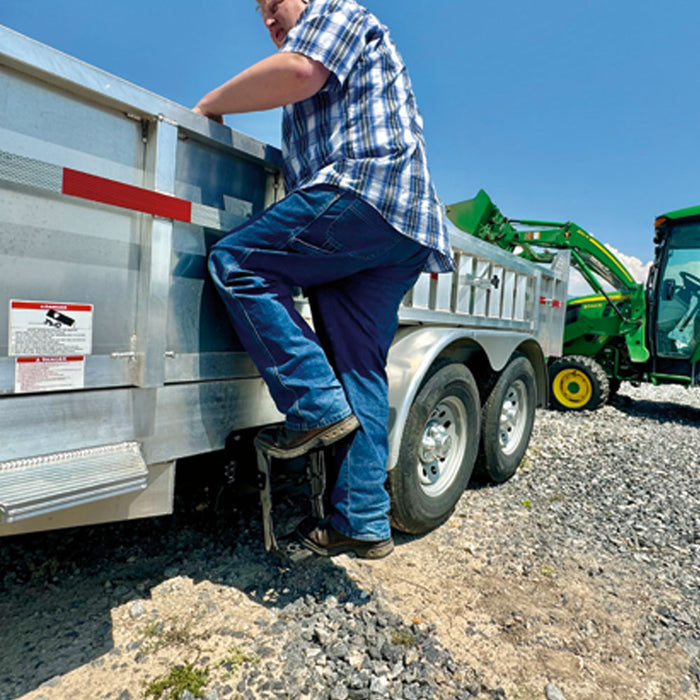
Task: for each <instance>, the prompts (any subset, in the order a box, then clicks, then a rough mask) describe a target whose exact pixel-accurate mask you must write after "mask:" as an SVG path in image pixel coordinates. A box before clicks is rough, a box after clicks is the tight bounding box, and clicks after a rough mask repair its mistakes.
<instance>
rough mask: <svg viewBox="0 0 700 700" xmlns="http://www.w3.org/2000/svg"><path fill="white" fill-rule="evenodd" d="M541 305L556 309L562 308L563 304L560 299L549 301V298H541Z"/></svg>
mask: <svg viewBox="0 0 700 700" xmlns="http://www.w3.org/2000/svg"><path fill="white" fill-rule="evenodd" d="M540 304H543V305H545V306H546V305H547V304H551V305H552V306H553V307H554V308H555V309H558V308H559V307H560V306H561V302H560V301H559V300H558V299H547V297H540Z"/></svg>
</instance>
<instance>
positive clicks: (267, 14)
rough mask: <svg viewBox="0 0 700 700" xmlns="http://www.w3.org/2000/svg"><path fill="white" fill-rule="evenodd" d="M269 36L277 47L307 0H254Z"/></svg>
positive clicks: (294, 22)
mask: <svg viewBox="0 0 700 700" xmlns="http://www.w3.org/2000/svg"><path fill="white" fill-rule="evenodd" d="M255 1H256V2H257V3H258V8H259V9H260V13H261V14H262V18H263V22H265V26H266V27H267V31H268V32H270V38H271V39H272V41H273V42H274V44H275V46H276V47H277V48H278V49H279V48H280V47H281V46H282V44H283V43H284V40H285V38H286V36H287V33H288V32H289V30H290V29H291V28H292V27H293V26H294V25H295V24H296V21H297V20H298V19H299V15H300V14H301V13H302V12H303V11H304V8H305V7H306V5H307V3H308V2H309V0H255Z"/></svg>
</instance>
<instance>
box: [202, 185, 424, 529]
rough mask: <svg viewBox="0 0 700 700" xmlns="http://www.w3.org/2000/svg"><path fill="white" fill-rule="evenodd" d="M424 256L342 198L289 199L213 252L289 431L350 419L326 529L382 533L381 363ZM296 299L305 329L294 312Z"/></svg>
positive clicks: (385, 509)
mask: <svg viewBox="0 0 700 700" xmlns="http://www.w3.org/2000/svg"><path fill="white" fill-rule="evenodd" d="M428 254H429V249H428V248H426V247H424V246H422V245H420V244H419V243H417V242H415V241H413V240H411V239H410V238H408V237H406V236H404V235H402V234H400V233H398V232H397V231H396V230H395V229H394V228H393V227H392V226H390V225H389V224H388V223H387V222H386V221H385V220H384V219H383V218H382V216H381V215H380V214H379V213H378V212H377V211H376V210H375V209H374V208H373V207H371V206H370V205H369V204H367V203H366V202H365V201H364V200H362V199H361V198H359V197H358V196H357V195H355V194H354V193H352V192H343V191H341V190H338V189H336V188H333V187H327V186H321V187H313V188H310V189H308V190H297V191H294V192H292V193H291V194H289V195H288V196H287V197H285V198H284V199H283V200H281V201H280V202H278V203H277V204H275V205H273V206H272V207H270V208H269V209H267V210H265V211H264V212H263V213H262V214H260V215H258V216H257V217H255V218H254V219H252V220H250V221H248V222H246V223H245V224H243V225H242V226H240V227H239V228H237V229H234V230H233V231H231V233H229V234H228V235H226V236H225V237H224V238H222V239H221V240H220V241H218V242H217V243H216V245H214V247H213V248H212V251H211V254H210V257H209V271H210V273H211V276H212V278H213V280H214V283H215V284H216V286H217V289H218V290H219V293H220V294H221V297H222V299H223V300H224V303H225V305H226V308H227V311H228V315H229V318H230V320H231V323H232V325H233V328H234V330H235V331H236V333H237V335H238V337H239V339H240V341H241V343H242V344H243V347H244V348H245V349H246V350H247V351H248V353H249V354H250V356H251V358H252V360H253V362H254V363H255V365H256V366H257V368H258V370H259V371H260V374H261V376H262V377H263V379H264V380H265V382H266V384H267V386H268V388H269V390H270V393H271V395H272V398H273V400H274V401H275V404H276V405H277V408H278V409H279V410H280V412H282V413H284V414H285V416H286V425H287V427H288V428H290V429H293V430H310V429H313V428H319V427H322V426H324V425H328V424H330V423H334V422H335V421H338V420H340V419H342V418H345V417H346V416H348V415H349V414H350V413H351V412H352V413H354V414H355V416H356V417H357V418H358V420H359V422H360V428H359V429H358V430H357V431H356V432H355V433H354V434H353V435H352V436H351V437H350V438H348V439H347V440H345V441H343V442H341V443H339V444H338V446H337V448H336V459H337V463H338V467H337V468H338V477H337V480H336V484H335V487H334V489H333V491H332V493H331V503H332V505H333V513H332V514H331V524H332V525H333V527H334V528H336V529H337V530H338V531H339V532H341V533H343V534H345V535H348V536H350V537H354V538H356V539H360V540H378V539H385V538H387V537H389V536H390V534H391V530H390V526H389V518H388V513H389V496H388V494H387V492H386V489H385V487H384V483H385V480H386V460H387V456H388V431H387V425H388V418H389V415H388V414H389V405H388V398H387V378H386V369H385V368H386V358H387V352H388V350H389V346H390V345H391V341H392V339H393V337H394V334H395V332H396V328H397V324H398V319H397V309H398V307H399V304H400V303H401V300H402V298H403V296H404V295H405V294H406V292H407V291H408V290H409V289H410V287H411V286H412V285H413V283H414V282H415V281H416V278H417V277H418V275H419V274H420V271H421V270H422V268H423V265H424V263H425V260H426V258H427V256H428ZM292 287H302V288H304V289H305V290H306V292H307V294H308V296H309V300H310V303H311V308H312V313H313V320H314V328H315V329H316V332H314V331H313V330H312V329H311V328H310V327H309V325H308V324H307V323H306V322H305V321H304V320H303V318H302V317H301V316H300V315H299V313H298V312H297V310H296V308H295V306H294V300H293V295H292Z"/></svg>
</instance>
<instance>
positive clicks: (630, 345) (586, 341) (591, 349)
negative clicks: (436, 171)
mask: <svg viewBox="0 0 700 700" xmlns="http://www.w3.org/2000/svg"><path fill="white" fill-rule="evenodd" d="M447 215H448V217H449V218H450V220H451V221H452V222H453V223H454V224H455V225H456V226H457V227H458V228H460V229H462V230H464V231H466V232H467V233H469V234H471V235H474V236H477V237H479V238H482V239H483V240H487V241H489V242H491V243H493V244H495V245H498V246H500V247H501V248H504V249H506V250H509V251H511V252H516V253H518V254H519V255H521V256H522V257H525V258H527V259H528V260H535V261H538V262H544V263H547V262H550V261H551V260H552V258H553V256H554V253H553V252H552V250H553V249H554V250H561V249H567V250H570V251H571V263H572V265H573V266H574V267H575V268H576V269H577V270H578V271H579V272H580V273H581V275H582V276H583V277H584V279H585V280H586V281H587V282H588V284H589V285H590V286H591V289H592V291H593V293H592V294H590V295H586V296H581V297H575V298H572V299H569V300H568V302H567V309H566V325H565V328H564V344H563V350H562V355H561V357H558V358H552V359H551V360H550V366H549V376H550V404H551V406H552V407H553V408H557V409H560V410H565V411H580V410H585V409H588V410H590V409H596V408H599V407H600V406H602V405H603V404H604V403H605V402H606V401H607V400H608V398H609V397H610V396H612V395H613V394H614V393H615V392H616V391H617V390H618V389H619V387H620V384H621V382H623V381H629V382H634V383H642V382H651V383H653V384H684V385H686V386H695V385H697V384H698V383H699V382H700V369H699V368H698V361H699V360H700V207H692V208H690V209H682V210H679V211H675V212H671V213H669V214H665V215H664V216H661V217H659V218H658V219H657V220H656V234H655V238H654V243H655V244H656V249H655V257H654V263H653V265H652V267H651V269H650V272H649V276H648V279H647V281H646V284H643V283H639V282H637V281H635V279H634V278H633V277H632V275H631V274H630V273H629V272H628V270H627V269H626V268H625V266H624V265H623V264H622V263H621V262H620V261H619V260H618V259H617V258H616V257H615V256H614V255H613V254H612V253H611V252H610V251H609V250H608V249H607V248H606V247H605V246H603V245H602V244H601V243H599V242H598V241H597V240H596V239H595V238H593V236H591V235H590V234H589V233H587V232H586V231H584V230H583V229H582V228H581V227H580V226H577V225H576V224H574V223H572V222H567V223H557V222H551V221H549V222H548V221H533V220H526V219H507V218H506V217H504V216H503V214H501V212H500V211H499V210H498V208H497V207H496V206H495V205H494V204H493V202H492V201H491V199H490V198H489V196H488V195H487V194H486V193H485V192H484V191H483V190H481V191H480V192H479V193H478V194H477V196H476V197H475V198H474V199H470V200H467V201H465V202H459V203H458V204H453V205H451V206H449V207H447ZM523 227H524V228H523ZM606 283H607V285H606ZM606 286H607V287H608V288H612V290H613V291H609V289H608V291H606V289H605V287H606Z"/></svg>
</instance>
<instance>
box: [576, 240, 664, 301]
mask: <svg viewBox="0 0 700 700" xmlns="http://www.w3.org/2000/svg"><path fill="white" fill-rule="evenodd" d="M605 247H606V248H607V249H608V250H609V251H610V252H611V253H612V254H613V255H614V256H615V257H616V258H617V259H618V260H619V261H620V262H621V263H622V264H623V265H624V266H625V267H626V268H627V271H628V272H629V273H630V275H632V277H634V279H635V280H637V282H644V281H645V280H646V278H647V274H648V272H649V267H650V265H651V262H647V263H643V262H642V261H641V260H640V259H639V258H636V257H634V255H625V254H624V253H621V252H620V251H619V250H617V249H616V248H613V246H611V245H609V244H607V243H606V244H605ZM603 289H605V291H611V289H612V288H611V287H610V285H609V284H607V283H605V282H604V283H603ZM591 293H592V290H591V287H590V285H589V284H588V282H586V280H585V279H584V278H583V277H582V276H581V273H580V272H579V271H578V270H576V269H575V268H574V267H572V268H571V274H570V275H569V296H570V297H577V296H583V295H584V294H591Z"/></svg>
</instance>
